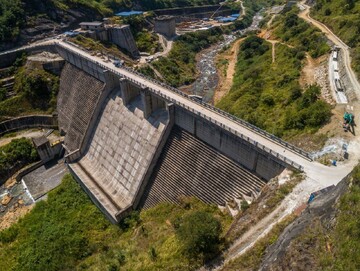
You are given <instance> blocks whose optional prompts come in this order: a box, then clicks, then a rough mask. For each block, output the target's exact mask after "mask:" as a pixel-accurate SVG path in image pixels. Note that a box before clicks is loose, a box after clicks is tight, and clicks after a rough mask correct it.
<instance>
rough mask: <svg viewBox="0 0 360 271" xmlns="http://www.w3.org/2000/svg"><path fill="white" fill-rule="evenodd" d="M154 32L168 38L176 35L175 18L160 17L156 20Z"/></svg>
mask: <svg viewBox="0 0 360 271" xmlns="http://www.w3.org/2000/svg"><path fill="white" fill-rule="evenodd" d="M154 31H155V32H156V33H159V34H162V35H164V36H166V37H168V38H171V37H174V36H175V35H176V22H175V17H174V16H167V15H164V16H159V17H156V18H155V23H154Z"/></svg>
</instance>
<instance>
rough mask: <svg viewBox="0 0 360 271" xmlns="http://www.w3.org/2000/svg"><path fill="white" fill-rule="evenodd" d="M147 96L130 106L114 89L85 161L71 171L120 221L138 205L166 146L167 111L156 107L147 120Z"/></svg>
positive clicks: (111, 218) (136, 100)
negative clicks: (145, 113)
mask: <svg viewBox="0 0 360 271" xmlns="http://www.w3.org/2000/svg"><path fill="white" fill-rule="evenodd" d="M143 102H144V99H143V97H142V95H138V96H136V97H134V98H133V99H132V100H131V101H130V102H129V103H128V104H127V105H125V104H124V102H123V100H122V91H121V89H117V88H115V89H114V90H113V91H112V92H111V94H110V95H109V96H108V97H107V99H106V100H105V102H104V104H103V108H102V111H101V112H100V114H99V116H98V119H97V123H96V124H95V127H94V130H93V132H92V135H91V137H90V140H89V142H88V145H87V148H86V151H85V152H84V154H83V155H82V156H81V158H80V159H79V160H77V161H75V162H71V163H69V167H70V169H71V171H72V172H73V173H75V175H76V177H77V179H78V180H80V182H81V183H82V185H83V186H85V187H86V190H87V191H89V192H90V193H91V197H92V199H93V201H94V202H96V203H97V205H98V206H101V209H102V210H103V211H104V213H105V214H106V215H107V217H108V218H109V219H110V220H111V221H113V222H117V221H118V220H119V219H120V217H121V216H122V215H124V214H125V213H126V212H127V211H128V210H130V209H132V206H133V205H134V204H137V202H138V195H140V194H141V193H140V192H141V191H142V190H143V189H144V188H143V187H144V185H145V184H146V176H147V172H151V171H152V170H151V167H154V165H155V164H156V160H157V157H158V156H159V154H157V153H158V152H159V151H161V145H162V144H163V143H161V142H162V141H166V138H165V137H166V134H167V131H168V129H167V127H168V123H169V121H168V119H169V115H168V110H167V109H165V108H157V109H156V110H155V111H154V112H152V113H151V114H150V116H149V117H148V118H145V117H144V111H145V110H144V103H143Z"/></svg>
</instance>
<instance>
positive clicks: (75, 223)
mask: <svg viewBox="0 0 360 271" xmlns="http://www.w3.org/2000/svg"><path fill="white" fill-rule="evenodd" d="M197 212H200V213H202V214H204V216H205V217H206V219H208V220H206V221H210V222H212V223H215V224H216V227H218V226H219V224H218V221H221V232H223V231H225V230H226V228H227V227H228V226H229V223H230V222H231V221H230V218H229V217H228V216H225V215H223V214H222V213H221V212H220V211H219V209H218V208H217V207H216V206H209V205H205V204H204V203H202V202H200V201H198V200H196V199H184V200H183V205H182V206H177V205H173V204H168V203H164V204H160V205H158V206H156V207H154V208H152V209H149V210H145V211H142V212H140V213H138V212H135V213H133V214H132V215H130V216H129V217H128V218H126V219H125V220H124V221H123V222H122V223H121V225H120V226H115V225H112V224H110V223H109V222H108V221H107V220H106V219H105V217H104V216H103V214H102V213H101V212H100V211H99V210H98V209H97V207H96V206H95V205H94V204H93V203H92V202H91V201H90V200H89V198H88V197H87V195H86V194H85V193H84V192H83V190H82V189H81V188H80V186H79V185H78V184H77V183H76V182H75V181H74V180H73V178H72V177H71V176H70V175H67V176H65V178H64V179H63V182H62V184H61V185H60V186H59V187H58V188H57V189H55V190H54V191H52V192H51V193H49V196H48V200H47V201H41V202H39V203H37V204H36V206H35V207H34V209H33V210H32V211H31V213H29V214H28V215H26V216H25V217H24V218H23V219H21V220H20V221H19V222H18V223H17V224H14V225H13V226H11V227H10V228H9V229H7V230H3V231H1V232H0V258H1V261H0V270H4V271H5V270H34V271H36V270H41V271H42V270H47V271H51V270H189V269H194V268H196V267H198V266H199V264H201V262H202V259H201V258H200V259H198V258H192V257H188V256H185V253H184V249H185V248H186V247H187V246H184V244H185V243H184V244H183V243H182V240H183V239H182V238H181V237H180V238H178V237H177V234H176V230H175V227H174V223H175V221H176V222H177V223H179V222H180V223H189V222H186V221H188V218H189V217H193V216H194V214H196V213H197ZM198 225H200V226H201V227H202V226H205V227H206V228H207V225H204V223H202V221H200V223H198V224H196V223H195V224H193V228H194V229H196V228H197V226H198ZM201 229H202V228H200V230H199V231H198V232H200V233H201V232H202V231H201ZM216 229H218V228H216ZM218 233H219V232H216V234H218ZM196 236H198V237H199V238H195V239H196V240H202V238H208V236H209V235H208V234H206V233H205V235H201V234H198V235H196ZM211 236H212V235H211ZM185 239H189V237H188V236H186V233H185Z"/></svg>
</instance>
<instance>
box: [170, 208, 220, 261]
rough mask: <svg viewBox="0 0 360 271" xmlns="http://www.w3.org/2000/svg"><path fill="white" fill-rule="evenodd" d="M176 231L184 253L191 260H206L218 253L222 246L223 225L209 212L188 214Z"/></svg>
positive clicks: (181, 220)
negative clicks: (202, 258) (201, 258)
mask: <svg viewBox="0 0 360 271" xmlns="http://www.w3.org/2000/svg"><path fill="white" fill-rule="evenodd" d="M175 229H176V234H177V237H178V239H179V240H180V242H181V243H182V245H183V249H184V252H185V253H186V254H187V255H188V256H189V257H190V258H199V257H205V258H206V257H207V256H209V255H212V254H213V253H214V252H216V251H217V249H218V246H219V244H220V234H221V224H220V222H219V221H218V220H217V219H215V218H214V217H213V216H212V215H211V214H209V213H207V212H204V211H195V212H190V213H188V214H186V215H185V216H184V217H182V218H181V219H180V221H179V223H178V224H177V226H176V228H175Z"/></svg>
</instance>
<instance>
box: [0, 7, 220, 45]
mask: <svg viewBox="0 0 360 271" xmlns="http://www.w3.org/2000/svg"><path fill="white" fill-rule="evenodd" d="M218 2H219V0H162V1H158V0H48V1H42V0H26V1H25V0H12V1H8V0H0V50H5V49H8V48H11V47H14V46H16V45H21V44H26V43H28V42H31V41H34V40H37V39H41V38H45V37H47V36H51V35H54V34H58V33H62V32H64V31H65V30H67V29H71V28H73V27H75V26H76V25H77V24H78V23H79V22H80V21H84V20H101V19H102V18H103V17H105V16H111V15H112V14H113V13H114V12H118V11H121V10H129V9H140V10H152V9H158V8H168V7H179V6H191V5H204V4H216V3H218Z"/></svg>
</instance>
